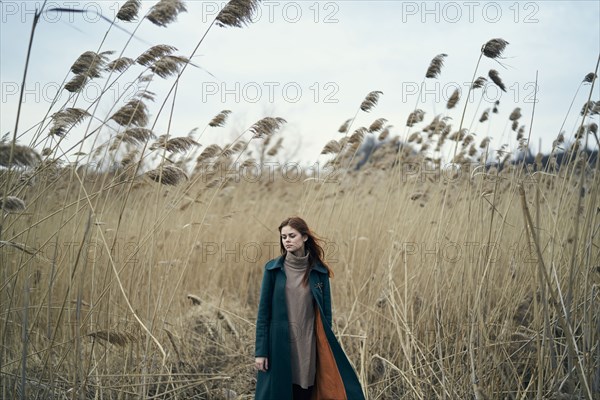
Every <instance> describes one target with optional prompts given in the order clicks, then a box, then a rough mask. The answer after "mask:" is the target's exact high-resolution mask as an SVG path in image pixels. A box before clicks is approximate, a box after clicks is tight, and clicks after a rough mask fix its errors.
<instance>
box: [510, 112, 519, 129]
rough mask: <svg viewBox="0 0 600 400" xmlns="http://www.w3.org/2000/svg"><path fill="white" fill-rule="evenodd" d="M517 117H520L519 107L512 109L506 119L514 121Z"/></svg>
mask: <svg viewBox="0 0 600 400" xmlns="http://www.w3.org/2000/svg"><path fill="white" fill-rule="evenodd" d="M519 118H521V107H517V108H515V109H514V110H513V112H511V113H510V116H509V117H508V119H509V120H511V121H516V120H518V119H519ZM513 130H514V129H513Z"/></svg>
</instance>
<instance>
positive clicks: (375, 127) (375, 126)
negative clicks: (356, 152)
mask: <svg viewBox="0 0 600 400" xmlns="http://www.w3.org/2000/svg"><path fill="white" fill-rule="evenodd" d="M386 122H387V119H385V118H378V119H376V120H375V121H373V123H372V124H371V125H370V126H369V133H373V132H379V131H380V130H381V128H383V125H385V123H386Z"/></svg>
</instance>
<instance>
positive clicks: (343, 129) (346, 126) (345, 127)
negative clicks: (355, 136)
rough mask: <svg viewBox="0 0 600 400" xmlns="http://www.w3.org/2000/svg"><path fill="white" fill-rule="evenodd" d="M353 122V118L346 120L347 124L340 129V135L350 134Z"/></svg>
mask: <svg viewBox="0 0 600 400" xmlns="http://www.w3.org/2000/svg"><path fill="white" fill-rule="evenodd" d="M351 122H352V118H348V119H347V120H346V122H344V123H343V124H342V125H341V126H340V128H339V129H338V132H339V133H346V132H348V128H349V127H350V123H351Z"/></svg>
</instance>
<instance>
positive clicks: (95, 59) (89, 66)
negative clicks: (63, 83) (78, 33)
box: [71, 51, 113, 78]
mask: <svg viewBox="0 0 600 400" xmlns="http://www.w3.org/2000/svg"><path fill="white" fill-rule="evenodd" d="M112 53H113V52H112V51H104V52H102V53H99V54H98V53H95V52H93V51H86V52H84V53H83V54H81V55H80V56H79V57H78V58H77V60H75V62H74V63H73V65H72V66H71V72H73V73H74V74H76V75H85V76H87V77H89V78H99V77H100V75H101V74H100V71H101V70H102V69H103V68H104V66H105V64H106V62H107V61H108V56H109V55H110V54H112Z"/></svg>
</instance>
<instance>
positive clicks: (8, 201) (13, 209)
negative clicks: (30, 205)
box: [0, 196, 25, 213]
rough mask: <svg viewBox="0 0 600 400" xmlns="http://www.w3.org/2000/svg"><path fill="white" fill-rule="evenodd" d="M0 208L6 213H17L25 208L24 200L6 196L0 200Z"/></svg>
mask: <svg viewBox="0 0 600 400" xmlns="http://www.w3.org/2000/svg"><path fill="white" fill-rule="evenodd" d="M0 209H2V210H3V211H5V212H7V213H17V212H20V211H23V210H25V202H24V201H23V200H21V199H20V198H18V197H15V196H6V198H4V199H3V200H2V201H0Z"/></svg>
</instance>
